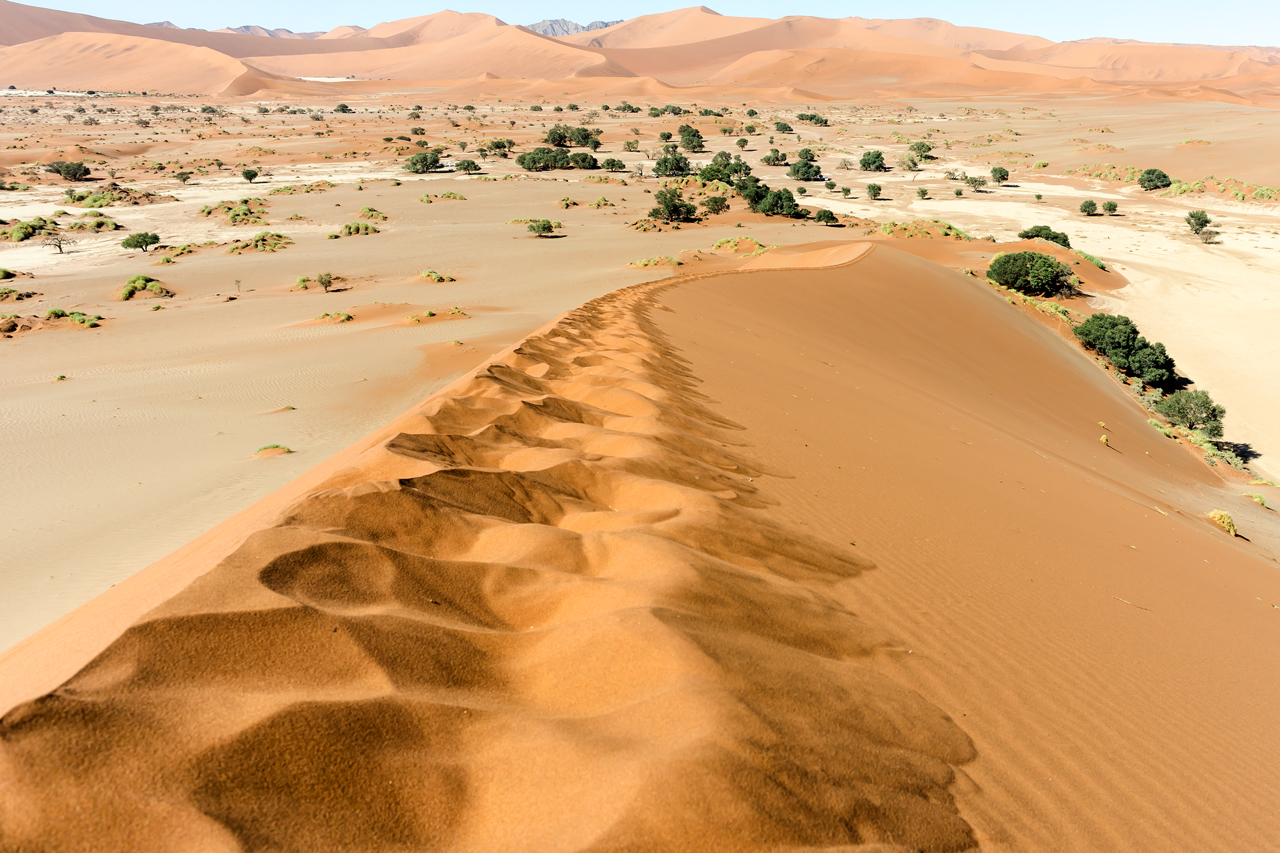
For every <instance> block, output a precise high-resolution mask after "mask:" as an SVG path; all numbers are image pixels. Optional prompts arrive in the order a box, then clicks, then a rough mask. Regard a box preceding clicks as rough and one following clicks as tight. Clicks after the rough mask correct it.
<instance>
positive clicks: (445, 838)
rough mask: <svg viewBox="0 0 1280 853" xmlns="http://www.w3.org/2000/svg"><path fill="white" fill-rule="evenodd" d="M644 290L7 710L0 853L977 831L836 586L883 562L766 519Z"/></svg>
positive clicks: (944, 762)
mask: <svg viewBox="0 0 1280 853" xmlns="http://www.w3.org/2000/svg"><path fill="white" fill-rule="evenodd" d="M660 287H661V285H659V286H658V288H660ZM656 289H657V288H655V287H654V286H641V287H638V288H633V289H631V290H630V291H624V292H622V293H620V294H618V295H615V296H613V297H608V298H605V299H602V300H597V301H596V302H594V303H591V304H588V305H587V306H585V307H584V308H582V309H580V310H578V311H575V312H573V313H571V314H570V315H568V316H567V317H566V318H565V319H564V320H562V321H561V322H560V323H558V324H556V325H555V326H554V327H552V328H550V329H549V330H547V331H546V332H544V333H543V334H540V335H536V336H534V337H533V338H531V339H529V340H528V341H526V342H525V343H524V344H522V345H521V346H520V347H518V348H517V349H516V350H515V351H514V352H512V353H511V354H510V355H508V356H507V357H505V358H503V359H501V360H499V361H498V362H496V363H494V364H492V365H490V366H489V367H487V368H486V369H484V370H482V371H481V372H480V373H479V374H477V375H476V376H475V377H474V378H469V379H467V380H464V381H461V382H459V383H456V384H455V385H454V386H451V387H450V388H449V389H447V390H446V392H443V393H441V394H440V395H438V396H436V397H435V398H433V399H432V400H431V401H430V402H429V403H427V404H426V405H425V406H424V407H423V408H422V409H421V410H420V411H419V412H418V413H417V414H416V415H415V416H413V417H411V418H410V419H408V420H407V421H406V422H405V424H404V426H405V431H404V432H402V433H401V434H399V435H397V436H395V437H394V438H392V439H391V440H390V441H387V442H385V443H384V444H383V445H381V446H379V447H378V448H376V449H375V450H374V451H371V452H370V453H368V454H366V455H365V457H364V458H362V459H361V461H360V464H359V465H357V466H356V467H354V468H350V469H347V470H345V471H341V472H338V473H337V474H335V475H334V476H333V477H331V478H330V480H329V481H328V482H327V483H326V484H325V487H323V488H321V489H319V490H318V491H315V492H312V493H311V494H310V495H308V496H307V497H305V498H303V499H302V500H301V501H299V502H297V503H296V504H295V505H293V506H292V507H291V508H290V509H289V510H288V511H287V512H286V513H285V515H284V516H283V517H282V518H280V519H279V520H278V522H277V523H275V524H274V525H272V526H271V527H269V528H266V529H264V530H262V531H260V532H258V533H256V534H254V535H253V536H251V537H250V538H249V539H248V540H247V541H246V542H245V543H244V545H243V546H242V547H241V548H240V549H239V550H237V551H236V552H235V553H234V554H233V555H232V556H231V557H229V558H228V559H227V560H225V561H224V562H223V563H222V564H221V565H220V566H219V567H217V568H216V569H214V570H213V571H212V572H210V573H209V574H207V575H205V576H204V577H202V578H200V579H199V580H198V581H196V582H195V583H194V584H193V585H192V586H191V587H189V588H188V589H187V590H186V591H185V592H183V593H182V594H180V595H179V596H177V597H176V598H174V599H173V600H171V601H169V602H167V603H166V604H164V605H163V606H161V607H160V608H159V609H157V610H156V611H154V612H152V613H151V614H150V615H149V616H148V617H147V618H146V619H145V620H143V621H142V622H140V623H139V624H138V625H136V626H135V627H133V628H131V629H130V630H129V631H127V632H126V633H125V634H124V635H123V636H122V637H121V638H120V639H119V640H117V641H116V642H115V643H114V644H113V645H112V646H111V647H110V648H109V649H107V651H106V652H104V653H103V654H102V655H100V656H99V657H98V658H97V659H96V660H95V661H94V662H93V663H92V664H91V665H90V666H89V667H88V668H86V669H85V670H83V671H82V672H81V673H80V674H79V675H77V676H76V677H75V678H73V679H72V680H71V681H70V682H68V683H67V684H66V685H64V686H63V687H62V688H60V689H59V690H58V691H57V692H56V693H55V694H54V695H52V696H50V697H47V698H45V699H41V700H39V701H37V702H35V703H32V704H28V705H24V706H20V707H18V708H16V709H14V710H13V711H11V712H10V713H9V714H8V715H6V716H5V717H4V719H3V723H2V724H0V792H2V794H0V826H3V827H4V828H5V832H6V836H5V842H6V846H10V847H16V848H22V847H25V846H29V845H30V844H32V843H36V841H37V840H38V841H39V843H40V844H43V845H46V846H48V845H52V846H56V847H60V848H63V849H79V848H80V847H81V846H82V845H83V844H85V843H86V842H91V843H93V844H97V845H104V844H105V845H107V846H111V847H120V846H127V847H130V848H131V849H165V848H170V847H172V846H173V845H175V844H182V845H184V846H197V847H200V846H205V847H218V848H230V847H234V846H236V845H239V846H241V847H261V846H262V845H268V846H278V847H297V846H299V845H304V844H305V845H308V846H315V847H320V848H333V847H342V848H344V849H386V848H387V847H389V846H415V847H421V846H424V845H425V846H441V845H448V846H450V847H452V848H454V849H460V850H491V849H495V848H497V847H510V846H512V845H513V844H520V845H531V846H534V847H537V848H539V849H565V850H569V849H581V848H583V847H595V848H615V847H619V846H622V847H629V848H636V849H648V850H668V849H669V850H676V849H686V848H687V847H688V846H689V845H691V844H695V843H696V844H706V843H711V844H713V845H714V846H716V847H717V848H719V849H777V848H778V847H779V846H786V847H796V846H804V847H815V846H819V847H826V846H832V845H840V844H849V843H858V842H863V843H875V842H880V843H886V844H892V845H894V846H892V847H890V848H879V849H894V850H898V849H906V848H907V847H910V848H921V849H928V850H939V851H952V850H962V849H967V848H969V847H970V846H972V842H973V837H972V834H971V831H970V829H969V827H968V826H967V824H966V823H965V822H964V821H963V819H961V817H960V816H959V815H958V814H957V812H956V809H955V807H954V805H953V803H952V798H951V796H950V794H949V793H948V791H947V785H948V784H949V783H950V782H951V780H952V778H953V771H952V769H951V765H954V764H957V763H961V762H965V761H968V760H970V759H971V758H972V757H973V752H972V748H971V746H970V743H969V740H968V738H967V737H966V736H965V734H964V733H963V731H962V730H961V729H960V728H959V727H958V726H957V725H956V724H955V723H954V722H953V721H952V720H950V719H949V718H948V717H947V716H946V715H945V714H943V713H941V712H940V711H939V710H938V709H937V708H935V707H931V706H930V705H929V704H928V703H926V702H924V701H922V700H921V699H920V697H919V696H917V695H915V694H914V693H912V692H911V691H909V690H905V689H903V688H901V687H900V686H898V685H897V684H896V683H895V682H894V681H893V680H892V679H889V678H886V677H885V676H884V675H882V674H881V673H879V672H877V671H876V669H875V667H874V666H871V665H869V661H870V659H871V658H873V657H874V656H875V655H876V654H878V651H877V650H879V649H882V648H885V647H886V646H890V645H893V644H894V642H895V641H894V640H892V639H891V638H890V637H889V636H888V635H886V634H884V633H883V632H881V631H879V630H877V629H876V628H874V627H872V626H869V625H866V624H864V623H863V622H862V621H861V620H859V619H858V618H857V616H855V615H854V614H853V613H852V612H850V611H848V610H847V609H846V608H844V607H842V606H840V605H839V604H837V603H836V600H835V599H834V598H833V597H832V596H831V595H830V593H829V590H830V589H831V588H832V585H833V584H838V583H840V582H843V581H846V580H849V579H853V578H857V577H858V576H860V575H861V574H862V573H864V572H865V571H867V570H869V569H871V568H872V567H873V566H872V564H871V563H870V561H869V560H867V558H866V557H865V556H863V555H861V554H859V553H858V552H857V550H856V549H853V548H850V547H848V546H832V545H827V544H822V543H820V542H818V541H817V540H815V539H813V538H811V537H809V536H807V535H805V534H802V533H799V532H797V531H795V530H793V529H788V528H786V527H781V526H778V525H776V524H774V523H773V522H772V521H771V520H770V517H769V513H767V512H761V510H762V509H764V508H765V507H766V506H767V504H768V501H767V498H766V497H765V496H764V495H762V494H761V493H760V492H758V490H757V487H756V486H755V485H754V484H753V478H758V477H760V476H761V472H759V471H758V470H757V469H756V467H755V466H754V465H753V463H751V462H750V461H749V458H748V457H749V453H748V452H747V451H745V450H744V449H743V448H740V447H738V446H737V444H738V436H740V435H741V433H740V432H739V431H738V429H737V428H736V427H735V426H734V425H733V424H731V423H729V422H727V421H725V420H724V419H723V418H721V417H719V416H718V415H716V414H715V413H714V412H713V411H712V410H710V409H708V408H706V406H705V403H704V401H702V400H701V399H700V397H699V395H698V393H697V392H696V390H695V387H694V380H693V379H692V377H691V376H690V375H689V374H688V371H687V370H686V369H685V368H684V367H683V365H682V363H681V360H680V359H679V357H678V356H676V355H675V353H673V352H672V351H671V349H670V347H669V345H668V344H667V343H666V342H665V341H664V340H663V338H662V337H661V336H660V335H658V334H656V333H655V331H654V330H653V327H652V324H651V322H650V320H649V313H650V312H651V310H652V308H653V305H654V302H653V294H654V292H655V290H656ZM780 684H786V685H787V686H788V687H787V689H786V690H785V691H779V690H778V689H777V686H778V685H780ZM215 695H216V696H217V697H219V698H218V699H217V701H211V698H212V697H213V696H215ZM91 744H100V745H103V746H105V745H106V744H110V747H109V749H105V750H99V749H95V748H94V747H92V746H91ZM86 750H89V751H92V752H94V753H95V754H94V755H90V754H89V752H87V751H86ZM337 766H342V767H345V768H346V770H345V771H344V772H343V773H341V774H338V775H335V774H334V773H333V768H335V767H337ZM139 771H141V773H142V776H143V777H145V778H146V779H148V780H150V781H148V782H146V783H145V784H143V785H142V786H139V785H137V784H134V783H130V782H128V781H126V777H128V776H133V775H134V774H137V773H138V772H139ZM55 791H56V792H57V793H56V794H55V793H54V792H55ZM897 845H906V847H900V846H897Z"/></svg>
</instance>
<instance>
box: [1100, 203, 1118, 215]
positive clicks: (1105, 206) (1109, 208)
mask: <svg viewBox="0 0 1280 853" xmlns="http://www.w3.org/2000/svg"><path fill="white" fill-rule="evenodd" d="M1119 209H1120V205H1118V204H1116V203H1115V202H1114V201H1104V202H1103V203H1102V212H1103V213H1105V214H1106V215H1107V216H1115V215H1116V211H1117V210H1119Z"/></svg>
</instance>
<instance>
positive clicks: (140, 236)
mask: <svg viewBox="0 0 1280 853" xmlns="http://www.w3.org/2000/svg"><path fill="white" fill-rule="evenodd" d="M159 242H160V235H159V234H153V233H151V232H149V231H139V232H138V233H136V234H130V235H129V236H128V237H125V238H124V242H123V243H121V244H120V245H121V246H123V247H124V248H126V249H141V250H142V251H143V253H145V252H146V251H147V249H148V248H149V247H151V246H154V245H156V244H157V243H159Z"/></svg>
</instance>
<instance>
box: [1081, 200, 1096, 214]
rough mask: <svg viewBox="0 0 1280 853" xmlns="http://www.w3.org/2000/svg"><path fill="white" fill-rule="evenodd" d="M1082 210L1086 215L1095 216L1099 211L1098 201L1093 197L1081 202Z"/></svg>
mask: <svg viewBox="0 0 1280 853" xmlns="http://www.w3.org/2000/svg"><path fill="white" fill-rule="evenodd" d="M1080 212H1081V213H1083V214H1084V215H1085V216H1093V215H1095V214H1096V213H1097V212H1098V203H1097V202H1096V201H1094V200H1093V199H1086V200H1085V201H1082V202H1080Z"/></svg>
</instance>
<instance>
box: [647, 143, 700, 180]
mask: <svg viewBox="0 0 1280 853" xmlns="http://www.w3.org/2000/svg"><path fill="white" fill-rule="evenodd" d="M692 172H693V166H692V165H690V163H689V158H688V157H686V156H684V155H683V154H681V153H680V152H679V151H677V150H676V147H675V146H674V145H664V146H662V156H661V157H659V158H658V159H657V160H656V161H654V164H653V174H655V175H657V176H658V177H659V178H678V177H683V176H684V175H688V174H690V173H692Z"/></svg>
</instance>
